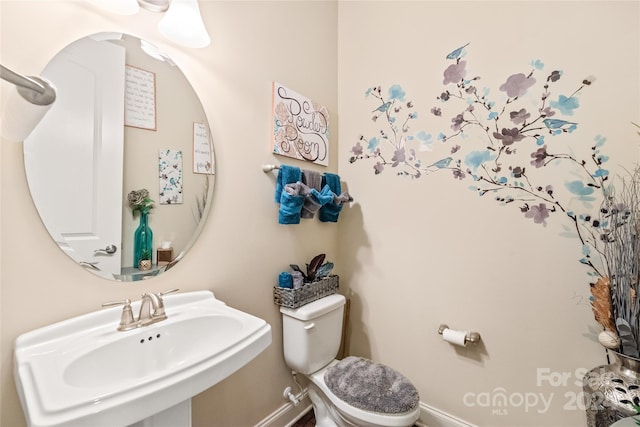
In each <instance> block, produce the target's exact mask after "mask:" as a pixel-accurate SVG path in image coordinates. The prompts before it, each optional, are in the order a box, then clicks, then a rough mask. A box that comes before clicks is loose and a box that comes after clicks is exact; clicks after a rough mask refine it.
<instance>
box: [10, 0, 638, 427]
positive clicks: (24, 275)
mask: <svg viewBox="0 0 640 427" xmlns="http://www.w3.org/2000/svg"><path fill="white" fill-rule="evenodd" d="M1 5H2V9H0V13H1V14H2V16H1V23H2V29H1V35H2V37H1V39H0V43H1V45H0V47H1V49H0V53H1V56H0V60H1V62H2V63H3V64H4V65H6V66H9V67H13V68H15V69H17V70H20V71H23V72H25V73H32V74H37V72H38V70H41V69H42V68H43V67H44V65H45V64H46V62H47V60H48V58H50V57H51V56H52V55H53V54H54V53H55V52H57V51H58V50H59V49H60V48H62V47H63V46H65V45H66V44H67V43H68V42H69V41H71V40H74V39H76V38H79V37H81V36H83V35H85V34H88V33H93V32H97V31H103V30H116V31H118V30H121V31H128V32H131V33H133V34H135V35H138V36H141V37H144V38H148V39H150V40H152V41H154V42H156V43H157V44H159V45H160V46H166V48H167V49H166V50H167V51H168V53H169V54H170V55H171V56H172V57H173V58H174V59H175V60H176V62H177V63H178V64H179V65H180V66H181V67H182V69H183V70H184V72H185V74H186V75H187V77H188V78H189V80H190V81H191V82H192V84H193V86H194V87H195V89H196V91H197V92H198V93H199V94H200V95H201V99H202V103H203V105H204V108H205V112H206V114H207V117H208V119H209V122H210V124H211V127H212V133H213V138H214V142H215V144H216V159H217V161H218V164H217V171H218V174H217V176H216V189H215V195H214V209H213V212H212V217H211V220H210V221H209V222H208V223H207V225H206V227H205V229H204V232H203V235H202V238H201V239H200V240H199V242H198V243H197V244H196V246H195V247H194V249H193V250H192V252H190V254H189V256H188V257H187V258H186V259H185V260H184V261H183V262H181V263H180V264H179V265H178V266H177V267H176V268H175V269H174V270H173V271H172V272H170V273H169V274H166V275H164V276H162V277H160V278H158V279H154V281H153V282H150V283H144V284H137V283H136V284H129V285H115V284H112V283H108V282H105V281H103V280H101V279H98V278H95V277H93V276H92V275H90V274H88V273H86V272H84V271H82V270H80V269H79V268H77V267H76V266H75V265H73V264H72V263H71V261H70V260H68V259H67V258H66V257H65V256H64V255H63V254H62V253H60V252H59V251H58V249H57V248H56V247H55V245H54V244H53V242H51V240H50V239H49V237H48V235H47V234H46V232H45V231H44V229H43V228H42V226H41V225H40V222H39V221H38V218H37V213H36V211H35V208H34V207H33V204H32V202H31V200H30V198H29V196H28V190H27V186H26V182H25V178H24V170H23V163H22V155H21V145H20V144H8V143H3V144H2V147H1V149H2V169H1V171H2V172H1V174H0V178H1V179H2V210H1V212H0V213H1V214H2V223H1V224H2V237H1V238H2V240H1V241H2V247H1V248H0V249H1V251H2V252H1V254H2V265H1V266H0V267H1V278H2V281H1V283H0V284H1V286H2V289H1V290H2V315H1V317H0V320H1V321H2V341H1V342H0V344H1V346H2V348H1V352H0V354H1V357H2V360H1V362H2V384H1V386H2V410H3V413H2V418H1V422H0V424H2V426H8V427H13V426H22V425H23V420H22V414H21V410H20V409H19V403H18V400H17V396H16V394H15V387H14V384H13V380H12V378H11V357H12V355H11V350H12V342H13V340H14V339H15V337H16V336H17V335H18V334H20V333H22V332H25V331H28V330H30V329H33V328H37V327H39V326H42V325H44V324H47V323H50V322H54V321H57V320H61V319H64V318H67V317H70V316H73V315H76V314H81V313H85V312H87V311H91V310H94V309H96V308H97V307H98V306H99V304H100V303H101V302H103V301H107V300H112V299H117V298H126V297H131V298H133V297H135V296H136V295H138V294H139V293H141V292H143V291H148V290H151V291H160V290H163V289H167V288H171V287H174V286H179V287H180V288H182V289H183V290H192V289H203V288H204V289H212V290H214V291H215V292H216V294H217V295H218V297H219V298H221V299H222V300H223V301H226V302H227V303H229V304H230V305H232V306H235V307H238V308H240V309H244V310H246V311H248V312H250V313H253V314H255V315H257V316H260V317H262V318H264V319H266V320H267V321H268V322H269V323H270V324H271V325H272V327H273V332H274V341H273V344H272V346H271V347H270V348H269V349H268V350H267V351H266V352H265V353H263V354H262V355H261V356H259V357H258V358H257V359H256V360H255V361H254V362H252V363H250V364H249V365H248V366H247V367H245V368H243V369H242V370H240V371H239V372H238V373H236V374H235V375H234V376H232V377H231V378H229V379H228V380H226V381H224V382H223V383H222V384H220V385H219V386H216V387H213V388H212V389H210V390H208V391H207V392H205V393H203V394H202V395H201V396H198V397H197V398H196V399H195V400H194V425H197V426H225V427H229V426H242V427H244V426H250V425H253V424H255V423H256V422H257V421H258V420H261V419H263V418H264V417H266V416H267V415H268V414H270V413H271V412H273V411H274V410H276V409H277V408H278V407H279V406H280V405H282V403H283V401H282V398H281V392H282V390H283V388H284V387H285V386H287V385H292V384H291V381H290V379H289V375H288V369H286V367H285V366H284V363H283V360H282V351H281V345H282V343H281V334H280V327H281V323H280V318H279V315H278V312H277V308H276V307H275V306H274V305H273V304H272V302H271V286H272V284H273V282H274V278H275V277H276V275H277V273H278V272H279V271H280V270H282V269H284V268H286V266H287V265H288V264H289V263H290V262H297V263H303V262H304V261H305V260H307V259H309V258H310V256H312V255H314V254H315V253H318V252H320V251H323V252H326V253H327V254H328V257H329V259H332V260H334V261H335V262H336V266H337V269H338V273H340V274H341V283H342V284H344V285H345V286H344V288H350V290H348V294H349V295H350V296H351V298H352V302H353V304H352V310H353V311H352V315H351V328H350V329H351V330H350V337H351V350H352V353H354V354H360V355H364V356H370V357H373V358H375V359H377V360H379V361H381V362H383V363H388V364H390V365H391V366H394V367H395V368H397V369H399V370H400V371H401V372H403V373H405V374H406V375H407V376H409V377H410V378H411V379H412V381H413V382H414V383H415V384H416V386H417V387H418V388H419V391H420V394H421V400H422V402H424V403H425V404H427V405H432V406H434V407H436V408H439V409H441V410H444V411H446V412H449V413H451V414H453V415H455V416H458V417H460V418H463V419H466V420H468V421H469V422H472V423H475V424H477V425H482V426H515V425H517V426H537V427H541V426H558V425H563V426H569V425H571V426H574V425H575V426H579V425H584V413H583V411H581V410H580V409H579V408H576V406H578V405H576V404H575V402H572V400H571V399H572V397H573V396H577V395H578V393H579V392H580V387H579V385H575V382H576V380H577V378H576V376H575V375H574V372H575V370H576V369H581V368H591V367H593V366H595V365H597V364H600V363H604V362H605V357H604V352H603V351H602V349H601V347H600V346H599V345H598V344H597V343H596V342H595V334H596V333H597V331H598V328H597V327H596V324H595V322H594V321H593V320H592V315H591V312H590V308H589V306H588V303H586V299H587V298H588V278H587V276H586V272H585V269H584V268H582V266H581V265H580V264H579V263H578V261H577V259H578V258H579V257H580V248H579V246H578V245H577V243H576V241H575V240H573V239H568V238H564V237H560V236H559V234H560V233H562V232H563V231H564V230H563V228H562V222H561V221H560V220H554V221H549V225H548V226H547V227H544V228H543V227H541V226H539V225H536V224H533V223H532V222H531V221H529V220H527V221H525V220H524V219H523V218H522V217H520V216H519V215H516V214H515V213H514V212H513V210H512V209H510V208H508V207H502V206H498V205H497V204H496V203H495V202H493V200H490V199H488V198H479V197H478V196H477V195H475V194H474V193H473V192H471V191H470V190H468V189H467V185H469V184H468V183H460V182H456V181H454V180H453V179H452V178H451V177H450V176H448V175H442V174H436V175H433V176H429V177H423V178H420V179H419V180H411V179H408V178H402V177H397V176H395V174H394V173H393V171H390V170H389V171H386V172H385V173H383V174H381V175H374V174H373V169H372V164H367V163H355V164H350V163H349V162H348V160H349V157H350V153H349V150H350V149H351V147H352V146H353V145H354V144H355V142H356V141H357V139H358V136H359V135H360V134H363V133H370V132H373V131H375V129H376V128H375V126H374V127H372V122H371V120H370V118H371V111H372V110H373V109H374V108H375V106H372V104H371V99H367V98H365V97H364V92H365V90H366V89H367V88H368V87H369V86H371V85H378V84H380V85H382V86H384V87H389V86H390V85H392V84H401V85H402V86H403V87H404V88H405V89H406V90H407V93H408V96H409V97H410V98H411V99H412V100H413V101H414V103H415V104H416V105H417V106H418V107H419V108H420V110H419V111H420V121H419V123H418V122H416V124H415V126H416V129H418V128H428V127H430V126H432V124H431V123H430V122H429V119H428V117H429V114H428V110H429V108H431V106H432V104H433V103H434V102H435V101H434V97H435V95H437V94H439V93H440V92H439V91H440V90H441V84H440V83H441V81H442V69H443V65H444V64H445V60H444V57H445V56H446V54H447V53H448V52H449V51H451V50H453V49H454V48H456V47H458V46H460V45H462V44H464V43H466V42H471V43H472V44H471V45H470V47H472V48H473V49H469V50H468V58H467V59H469V61H471V62H472V63H473V66H474V72H476V73H478V74H481V75H482V77H483V84H485V85H487V86H491V87H495V86H496V84H498V85H499V84H500V83H502V80H503V79H504V77H505V76H506V75H507V74H508V73H511V72H517V71H521V70H522V71H523V72H524V71H529V69H528V68H527V64H529V62H530V61H531V60H532V59H536V58H539V59H541V60H543V61H545V62H548V67H550V68H552V67H558V68H560V69H562V70H563V71H564V73H565V74H564V76H563V79H566V80H567V82H569V81H579V80H580V79H582V78H584V77H586V76H589V75H594V76H596V77H597V80H596V82H595V84H594V85H593V86H592V87H590V88H588V91H587V90H585V91H584V92H582V93H581V95H580V102H581V108H580V117H579V118H580V120H579V121H580V128H579V129H580V131H579V132H576V133H574V134H572V135H571V139H570V142H571V144H574V145H576V144H578V145H579V144H580V143H584V144H585V146H587V147H588V146H589V145H590V144H592V141H593V137H594V135H596V134H602V135H605V136H606V137H607V138H608V143H607V149H608V150H609V154H610V156H611V158H612V160H611V162H612V164H615V165H617V166H620V165H624V166H630V165H631V164H633V163H634V162H635V161H637V159H638V151H637V150H638V143H637V135H635V132H634V130H633V129H632V128H631V127H630V126H629V121H630V120H635V121H637V120H638V116H639V115H640V108H639V104H638V99H639V97H638V96H639V90H638V75H639V70H638V54H639V49H638V40H639V34H638V29H639V28H640V26H639V25H638V21H639V20H640V11H639V10H638V3H637V2H430V1H424V2H406V3H404V2H341V3H340V4H339V5H338V4H336V3H334V2H277V1H273V2H271V1H269V2H243V1H233V2H217V1H201V10H202V12H203V15H204V16H205V21H206V23H207V26H208V27H209V29H210V32H211V33H212V38H213V43H212V45H211V46H210V47H208V48H206V49H203V50H182V49H177V48H175V47H174V46H171V45H169V44H165V43H164V41H163V40H162V39H161V37H160V36H159V35H158V33H157V32H156V31H155V21H154V20H157V18H156V17H154V16H152V15H150V14H148V13H145V12H141V13H140V14H139V16H137V17H117V16H113V15H110V14H107V13H95V9H93V8H92V7H90V6H87V5H85V4H84V3H83V2H78V3H71V2H70V3H65V2H59V1H49V2H46V1H43V2H24V1H4V0H3V1H2V3H1ZM36 5H37V6H39V7H38V8H36V7H35V6H36ZM283 17H286V19H285V18H283ZM70 21H73V22H74V23H75V24H74V25H73V26H70V25H66V23H68V22H70ZM296 21H298V22H297V23H296V24H294V23H293V22H296ZM134 23H135V25H134ZM134 28H135V29H136V30H135V31H134V30H132V29H134ZM301 29H304V31H305V33H304V34H300V30H301ZM39 34H47V38H46V40H47V43H42V37H40V36H39ZM338 35H339V38H338ZM338 52H339V54H338ZM272 80H277V81H279V82H281V83H283V84H285V85H287V86H289V87H291V88H292V89H295V90H297V91H299V92H301V93H303V94H306V95H309V96H311V97H313V98H315V99H316V100H317V101H319V102H321V103H323V104H324V105H326V106H328V107H329V109H330V111H331V113H332V120H333V122H332V132H331V138H332V140H331V143H332V146H331V147H332V149H331V165H332V167H331V168H330V170H333V171H335V170H336V169H335V165H336V162H338V161H339V167H338V169H337V170H338V171H339V173H340V174H341V176H342V177H343V178H344V180H345V181H347V183H348V187H349V190H350V192H351V193H352V194H353V196H354V198H355V203H354V204H353V205H352V206H351V207H350V208H349V209H346V210H345V211H343V214H342V219H341V222H340V224H339V227H340V234H338V233H337V231H336V227H335V225H329V224H320V223H318V222H316V221H314V222H310V223H304V224H303V225H300V226H297V227H286V226H279V225H277V224H276V221H275V218H276V215H277V207H276V205H275V203H273V200H272V199H273V188H274V175H270V174H268V175H266V176H265V175H264V174H263V172H261V171H260V165H261V164H262V163H273V162H278V161H281V160H282V159H280V158H274V157H273V156H272V155H270V154H269V152H268V148H267V145H268V142H269V131H270V117H269V114H270V107H269V103H270V99H271V98H270V95H271V94H270V82H271V81H272ZM484 80H486V82H485V81H484ZM5 86H6V85H4V84H3V90H4V89H5ZM337 88H339V94H340V96H339V99H338V89H337ZM495 90H497V89H495ZM338 107H339V111H340V120H339V122H340V128H339V130H337V129H338V128H337V124H338V119H337V112H338ZM423 120H424V121H423ZM338 140H340V145H339V149H338ZM554 141H555V140H554ZM558 141H560V140H558ZM563 144H564V143H563ZM576 146H577V145H576ZM578 150H579V149H578ZM435 153H436V152H434V154H433V155H435ZM426 158H427V159H428V158H430V157H429V156H427V157H426ZM438 158H439V157H438ZM553 174H557V175H558V176H557V178H558V179H562V173H561V172H557V173H556V172H553ZM33 263H37V265H38V268H33ZM249 272H250V273H249ZM440 323H449V324H450V325H451V326H452V327H456V328H461V329H474V330H477V331H479V332H480V333H481V334H482V337H483V342H482V344H481V345H480V346H479V347H478V348H468V349H467V348H465V349H460V348H455V347H451V346H449V345H448V344H447V343H444V342H442V340H441V339H440V337H439V336H438V335H437V333H436V331H437V328H438V325H439V324H440ZM538 369H548V370H549V372H552V373H564V372H567V373H570V375H569V378H568V381H567V385H566V386H558V387H551V386H550V385H549V384H548V382H545V381H542V382H541V384H540V385H538V384H537V372H538ZM501 393H504V394H505V395H507V396H508V397H512V402H515V403H517V402H518V400H517V398H518V396H523V397H524V396H529V397H530V398H532V396H534V395H535V396H536V398H537V399H538V401H537V403H536V406H532V407H530V408H529V409H528V410H525V408H524V407H523V406H522V405H515V404H512V405H507V406H502V407H498V408H495V407H491V406H490V405H489V406H486V405H482V401H480V402H479V401H478V400H477V399H478V398H479V397H482V396H484V397H488V398H489V399H491V398H492V397H495V396H496V395H499V394H501ZM465 396H466V397H467V399H466V400H465ZM542 399H544V401H546V402H549V404H548V407H547V408H546V410H545V407H544V406H543V402H542ZM465 402H466V404H465ZM469 403H471V404H472V405H470V404H469ZM494 409H499V411H494Z"/></svg>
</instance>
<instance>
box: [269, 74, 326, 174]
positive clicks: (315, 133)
mask: <svg viewBox="0 0 640 427" xmlns="http://www.w3.org/2000/svg"><path fill="white" fill-rule="evenodd" d="M272 104H273V138H272V145H273V152H274V153H275V154H280V155H282V156H286V157H292V158H294V159H299V160H305V161H308V162H313V163H316V164H319V165H322V166H328V164H329V111H328V110H327V109H326V107H323V106H322V105H319V104H317V103H316V102H314V101H312V100H311V99H309V98H307V97H304V96H302V95H300V94H299V93H297V92H295V91H293V90H291V89H288V88H286V87H284V86H282V85H281V84H279V83H277V82H273V94H272Z"/></svg>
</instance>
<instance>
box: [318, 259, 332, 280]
mask: <svg viewBox="0 0 640 427" xmlns="http://www.w3.org/2000/svg"><path fill="white" fill-rule="evenodd" d="M331 270H333V263H332V262H325V263H324V264H323V265H321V266H320V267H318V271H316V279H323V278H325V277H327V276H328V275H329V273H331Z"/></svg>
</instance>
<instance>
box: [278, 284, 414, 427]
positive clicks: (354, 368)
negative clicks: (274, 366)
mask: <svg viewBox="0 0 640 427" xmlns="http://www.w3.org/2000/svg"><path fill="white" fill-rule="evenodd" d="M345 301H346V299H345V297H344V296H343V295H340V294H333V295H329V296H326V297H324V298H320V299H319V300H316V301H313V302H311V303H309V304H306V305H303V306H302V307H299V308H295V309H293V308H287V307H281V308H280V312H281V313H282V329H283V346H284V358H285V361H286V363H287V366H289V368H291V369H292V370H294V371H295V372H298V373H300V374H303V375H305V376H306V377H307V378H308V379H309V398H310V399H311V403H312V405H313V410H314V412H315V418H316V426H317V427H374V426H383V427H410V426H412V425H413V424H414V423H415V422H416V421H417V420H418V417H419V416H420V407H419V406H418V404H419V396H418V391H417V390H416V388H415V387H414V386H413V384H411V382H410V381H409V380H408V379H406V378H405V377H404V376H402V375H401V374H400V373H398V372H397V371H395V370H393V369H392V368H390V367H388V366H385V365H382V364H379V363H375V362H373V361H371V360H368V359H365V358H361V357H354V356H349V357H346V358H344V359H343V360H336V359H335V357H336V356H337V354H338V349H339V347H340V340H341V337H342V321H343V312H344V305H345Z"/></svg>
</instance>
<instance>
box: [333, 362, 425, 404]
mask: <svg viewBox="0 0 640 427" xmlns="http://www.w3.org/2000/svg"><path fill="white" fill-rule="evenodd" d="M324 382H325V384H326V385H327V387H329V390H331V391H332V392H333V394H335V395H336V396H338V397H339V398H340V399H341V400H342V401H344V402H347V403H348V404H350V405H351V406H354V407H356V408H359V409H363V410H365V411H371V412H378V413H382V414H401V413H405V412H409V411H412V410H414V409H415V408H416V407H417V406H418V403H419V401H420V396H419V395H418V390H416V388H415V387H414V386H413V384H411V382H410V381H409V380H408V379H407V378H406V377H404V376H403V375H402V374H400V373H399V372H397V371H395V370H394V369H392V368H390V367H388V366H385V365H382V364H379V363H375V362H373V361H371V360H368V359H365V358H362V357H355V356H349V357H346V358H344V359H343V360H341V361H340V362H338V363H337V364H335V365H334V366H332V367H331V368H329V369H327V372H325V374H324Z"/></svg>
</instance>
